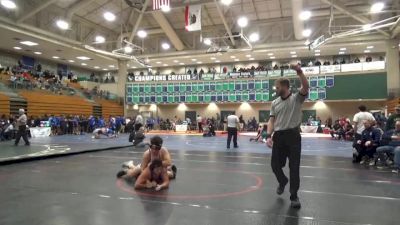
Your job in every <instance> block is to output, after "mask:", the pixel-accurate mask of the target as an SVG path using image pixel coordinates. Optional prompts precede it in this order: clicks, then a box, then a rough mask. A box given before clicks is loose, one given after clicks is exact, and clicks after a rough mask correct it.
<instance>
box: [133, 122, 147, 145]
mask: <svg viewBox="0 0 400 225" xmlns="http://www.w3.org/2000/svg"><path fill="white" fill-rule="evenodd" d="M145 138H146V136H145V135H144V127H140V128H139V130H138V131H137V132H136V133H135V137H134V139H133V146H135V147H144V146H145V145H146V144H145V143H144V142H143V140H144V139H145Z"/></svg>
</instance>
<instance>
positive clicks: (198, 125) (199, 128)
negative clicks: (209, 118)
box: [196, 115, 203, 133]
mask: <svg viewBox="0 0 400 225" xmlns="http://www.w3.org/2000/svg"><path fill="white" fill-rule="evenodd" d="M196 121H197V128H198V130H199V133H203V118H201V116H200V115H197V119H196Z"/></svg>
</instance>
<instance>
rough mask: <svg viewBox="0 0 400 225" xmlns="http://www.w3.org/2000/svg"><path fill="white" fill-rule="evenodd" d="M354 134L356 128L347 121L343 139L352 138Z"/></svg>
mask: <svg viewBox="0 0 400 225" xmlns="http://www.w3.org/2000/svg"><path fill="white" fill-rule="evenodd" d="M353 135H354V128H353V126H352V125H351V124H350V122H346V124H345V126H344V132H343V140H351V139H352V138H353Z"/></svg>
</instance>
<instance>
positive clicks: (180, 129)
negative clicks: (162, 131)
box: [175, 125, 188, 132]
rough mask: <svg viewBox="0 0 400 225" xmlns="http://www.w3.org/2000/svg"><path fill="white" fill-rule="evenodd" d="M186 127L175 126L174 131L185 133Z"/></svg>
mask: <svg viewBox="0 0 400 225" xmlns="http://www.w3.org/2000/svg"><path fill="white" fill-rule="evenodd" d="M187 127H188V125H176V126H175V131H183V132H186V131H187V129H188V128H187Z"/></svg>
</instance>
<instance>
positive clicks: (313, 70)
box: [302, 66, 319, 75]
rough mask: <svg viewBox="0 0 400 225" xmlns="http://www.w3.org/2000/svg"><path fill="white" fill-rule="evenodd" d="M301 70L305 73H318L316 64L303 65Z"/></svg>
mask: <svg viewBox="0 0 400 225" xmlns="http://www.w3.org/2000/svg"><path fill="white" fill-rule="evenodd" d="M302 70H303V72H304V74H305V75H314V74H319V67H318V66H313V67H303V68H302Z"/></svg>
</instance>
